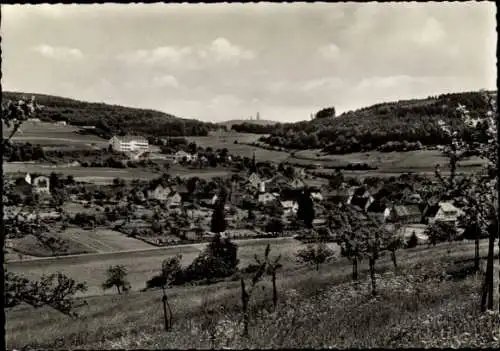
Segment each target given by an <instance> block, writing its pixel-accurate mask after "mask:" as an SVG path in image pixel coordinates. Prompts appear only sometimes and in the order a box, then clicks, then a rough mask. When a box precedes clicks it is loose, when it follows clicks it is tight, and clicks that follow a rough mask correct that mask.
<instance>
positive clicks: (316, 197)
mask: <svg viewBox="0 0 500 351" xmlns="http://www.w3.org/2000/svg"><path fill="white" fill-rule="evenodd" d="M311 198H312V199H313V200H315V201H323V195H322V194H321V192H319V191H313V192H311Z"/></svg>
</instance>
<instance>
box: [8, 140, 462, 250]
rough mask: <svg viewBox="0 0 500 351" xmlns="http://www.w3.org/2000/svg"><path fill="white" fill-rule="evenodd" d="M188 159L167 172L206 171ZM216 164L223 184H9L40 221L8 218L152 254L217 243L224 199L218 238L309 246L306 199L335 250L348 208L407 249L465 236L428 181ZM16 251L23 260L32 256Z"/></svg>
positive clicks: (144, 144) (142, 147)
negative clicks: (433, 238)
mask: <svg viewBox="0 0 500 351" xmlns="http://www.w3.org/2000/svg"><path fill="white" fill-rule="evenodd" d="M177 148H179V147H177ZM190 148H191V149H193V146H192V145H191V147H190ZM188 149H189V147H187V148H186V147H185V148H184V149H182V148H180V149H178V150H177V151H176V152H172V153H170V154H160V155H162V156H163V158H164V160H167V162H168V163H169V164H170V166H169V167H172V166H174V165H175V166H176V167H184V168H187V169H189V167H193V165H195V164H196V166H195V167H196V168H199V167H200V165H199V164H200V162H201V167H204V166H205V167H208V163H209V161H208V158H207V157H206V156H205V154H203V153H202V152H200V153H197V152H196V153H190V152H189V150H188ZM195 149H196V148H195ZM109 150H110V152H111V151H112V152H115V153H118V154H123V155H126V156H127V158H128V160H129V161H127V162H130V161H131V160H132V162H140V161H143V160H144V159H148V156H149V155H150V150H151V146H150V145H149V143H148V141H147V139H146V138H143V137H134V136H124V137H118V136H114V137H113V138H111V140H110V141H109ZM209 156H210V155H209ZM211 157H214V158H215V159H217V160H218V161H219V163H221V162H223V163H224V166H225V167H226V168H228V169H231V172H230V173H229V174H228V175H227V176H226V177H215V178H211V179H210V178H209V179H202V178H199V177H196V176H194V177H184V178H180V177H178V176H177V177H171V176H170V175H169V173H168V170H167V171H166V172H165V173H163V174H162V175H161V176H159V177H157V178H155V179H152V180H144V179H136V180H132V181H125V180H123V179H120V178H115V179H113V182H112V183H111V184H92V183H85V182H79V181H75V179H74V177H72V176H67V177H64V176H63V175H62V174H56V173H54V172H52V174H50V175H49V176H47V175H41V174H40V175H37V174H30V173H26V174H21V175H19V176H18V177H16V178H13V179H12V186H13V193H14V194H16V196H17V198H16V199H18V201H19V202H18V203H19V204H30V203H31V204H33V203H37V204H38V206H39V207H38V208H39V213H38V214H34V213H24V212H23V211H22V210H20V209H19V208H18V207H19V206H13V207H7V209H8V210H9V211H8V212H16V211H17V212H18V217H19V218H24V220H27V221H30V220H32V219H33V218H35V216H39V218H42V219H43V220H47V221H51V223H52V225H54V224H55V223H58V224H60V225H63V226H64V228H68V226H70V227H71V226H72V227H75V228H80V230H79V231H78V232H77V233H78V234H77V235H78V236H86V235H88V230H90V231H94V232H96V231H97V232H98V231H99V230H106V229H110V230H115V231H117V232H120V233H122V234H123V235H124V236H125V235H126V236H129V237H133V238H136V239H140V240H142V241H144V242H147V243H149V244H151V245H155V246H165V245H176V244H186V243H196V242H206V241H210V240H211V238H213V236H214V235H215V233H213V232H211V231H210V222H211V216H212V212H213V209H214V206H215V205H216V203H217V202H218V200H219V199H220V198H221V197H225V198H226V199H227V201H225V206H224V209H225V216H226V220H227V229H226V230H225V231H224V233H222V235H224V236H226V237H229V238H232V239H242V238H265V237H283V236H286V237H295V238H297V239H299V240H305V241H307V237H308V236H310V235H311V234H310V232H308V233H306V230H305V228H304V227H303V226H302V225H300V223H299V220H300V219H299V218H298V215H297V214H298V211H299V207H300V204H299V202H300V197H301V196H303V195H304V194H305V196H307V197H309V198H310V199H312V201H313V204H314V213H315V215H314V220H313V223H312V224H313V227H314V230H315V232H319V233H321V235H322V237H324V238H325V240H327V241H330V242H335V241H336V237H335V232H336V230H335V224H334V221H333V220H332V217H333V216H335V213H336V212H339V211H342V207H343V206H344V205H353V206H356V207H357V208H359V209H360V210H361V211H364V212H367V213H371V214H375V215H376V216H377V217H378V218H379V219H380V220H381V221H382V222H384V223H386V224H385V225H386V228H387V229H389V230H391V231H394V232H397V233H398V235H400V236H401V238H402V239H403V240H404V241H405V242H408V241H410V238H411V237H412V236H415V237H416V240H417V242H418V243H427V242H428V230H429V225H432V224H435V223H446V224H450V225H451V227H452V228H455V229H457V230H458V231H459V232H462V231H463V230H462V229H460V228H458V227H459V224H458V218H459V217H460V215H461V214H462V211H461V210H460V209H459V208H457V207H456V206H455V205H454V204H453V203H452V202H446V201H437V200H436V199H435V198H433V197H432V196H429V194H430V192H429V188H428V187H429V186H432V181H429V180H426V179H425V178H422V177H418V176H414V175H404V174H403V175H401V176H400V177H399V178H395V179H389V180H387V179H385V180H382V179H378V180H377V179H370V178H369V179H365V180H364V182H363V183H361V182H360V181H359V180H357V179H355V178H354V179H353V178H351V179H347V178H346V179H344V177H343V175H342V173H341V171H339V172H337V175H336V177H333V178H332V179H334V181H332V180H330V181H329V180H327V179H324V178H319V177H316V176H314V175H311V174H309V173H308V170H306V169H305V168H299V167H293V166H290V165H288V164H284V163H279V164H277V163H272V162H256V160H255V158H253V159H248V158H241V157H238V156H237V155H229V154H227V151H225V152H222V151H221V150H218V152H215V154H212V155H211ZM221 159H223V161H221ZM339 177H340V178H339ZM424 189H427V190H426V192H424ZM34 201H35V202H34ZM23 215H24V217H22V216H23ZM8 239H11V240H10V241H9V240H8V243H9V245H8V247H11V248H13V249H14V250H16V245H15V241H16V240H15V239H16V238H8ZM12 239H14V240H12ZM413 241H415V238H413ZM12 242H14V244H13V243H12ZM18 250H21V252H19V254H20V255H22V254H26V255H30V254H32V253H30V252H26V251H24V252H22V251H23V249H18Z"/></svg>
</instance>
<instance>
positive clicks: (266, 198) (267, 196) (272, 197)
mask: <svg viewBox="0 0 500 351" xmlns="http://www.w3.org/2000/svg"><path fill="white" fill-rule="evenodd" d="M278 197H279V194H276V193H275V194H273V193H269V192H265V193H262V194H259V195H258V198H257V201H259V202H260V203H262V204H268V203H270V202H273V201H276V200H277V199H278Z"/></svg>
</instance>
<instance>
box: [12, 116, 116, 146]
mask: <svg viewBox="0 0 500 351" xmlns="http://www.w3.org/2000/svg"><path fill="white" fill-rule="evenodd" d="M79 130H80V128H78V127H76V126H71V125H65V126H64V125H58V124H55V123H48V122H32V121H27V122H25V123H23V125H22V126H21V128H20V130H18V131H17V133H16V134H15V135H14V137H13V138H12V140H13V141H18V142H25V143H26V142H29V143H31V144H40V145H41V146H42V147H43V146H48V147H51V146H52V147H53V146H59V145H64V146H66V147H69V148H79V149H88V148H99V149H100V148H102V147H106V146H107V145H108V141H107V140H105V139H102V138H99V137H98V136H96V135H82V134H78V133H77V132H78V131H79ZM10 132H11V128H5V127H4V130H3V136H4V137H6V136H8V135H9V134H10Z"/></svg>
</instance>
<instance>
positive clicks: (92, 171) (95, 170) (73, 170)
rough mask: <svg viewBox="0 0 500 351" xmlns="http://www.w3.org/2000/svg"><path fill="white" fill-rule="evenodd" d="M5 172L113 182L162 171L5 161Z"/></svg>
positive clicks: (191, 173) (202, 173) (217, 171)
mask: <svg viewBox="0 0 500 351" xmlns="http://www.w3.org/2000/svg"><path fill="white" fill-rule="evenodd" d="M4 172H5V173H6V174H9V173H10V174H16V173H19V175H21V174H24V173H26V172H29V173H40V174H45V175H49V174H50V173H52V172H56V173H62V174H63V175H64V176H68V175H72V176H73V177H74V178H75V180H76V181H81V182H89V183H96V184H102V185H104V184H111V183H112V182H113V179H114V178H122V179H125V180H133V179H144V180H150V179H154V178H157V177H159V176H160V175H161V174H162V173H161V172H155V171H154V170H152V169H145V168H106V167H65V166H63V165H56V166H54V165H47V164H40V163H28V162H23V163H21V162H5V163H4ZM167 172H168V173H169V174H170V175H171V176H173V177H175V176H179V177H181V178H186V177H195V176H196V177H199V178H204V179H207V178H214V177H225V176H227V175H228V174H229V173H230V171H229V170H228V169H221V168H204V169H189V168H183V167H172V168H171V169H169V170H168V171H167Z"/></svg>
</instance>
